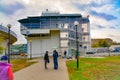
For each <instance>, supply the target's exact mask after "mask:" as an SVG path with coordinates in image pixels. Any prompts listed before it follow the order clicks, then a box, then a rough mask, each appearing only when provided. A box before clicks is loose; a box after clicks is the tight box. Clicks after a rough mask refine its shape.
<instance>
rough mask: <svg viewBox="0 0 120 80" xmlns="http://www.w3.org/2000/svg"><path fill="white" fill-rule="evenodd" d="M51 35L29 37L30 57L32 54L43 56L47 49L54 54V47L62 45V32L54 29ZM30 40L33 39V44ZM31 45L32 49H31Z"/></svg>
mask: <svg viewBox="0 0 120 80" xmlns="http://www.w3.org/2000/svg"><path fill="white" fill-rule="evenodd" d="M50 34H51V35H50V36H47V37H29V39H28V57H30V54H32V57H40V56H43V55H44V53H45V51H48V52H49V55H52V52H53V50H54V49H56V50H57V49H58V48H59V46H60V39H59V38H60V32H59V31H55V32H54V31H53V32H51V33H50ZM29 40H32V42H31V45H30V42H29ZM30 46H32V47H31V50H30Z"/></svg>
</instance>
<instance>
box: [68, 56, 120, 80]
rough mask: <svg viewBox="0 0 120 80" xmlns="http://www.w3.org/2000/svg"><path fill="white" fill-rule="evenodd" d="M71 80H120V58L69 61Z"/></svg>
mask: <svg viewBox="0 0 120 80" xmlns="http://www.w3.org/2000/svg"><path fill="white" fill-rule="evenodd" d="M67 67H68V72H69V77H70V80H120V56H111V57H105V58H80V59H79V69H77V68H76V61H67Z"/></svg>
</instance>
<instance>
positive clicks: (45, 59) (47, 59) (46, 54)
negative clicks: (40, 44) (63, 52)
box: [44, 51, 50, 69]
mask: <svg viewBox="0 0 120 80" xmlns="http://www.w3.org/2000/svg"><path fill="white" fill-rule="evenodd" d="M49 62H50V60H49V55H48V51H46V52H45V55H44V66H45V69H47V63H49Z"/></svg>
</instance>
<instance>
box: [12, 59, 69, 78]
mask: <svg viewBox="0 0 120 80" xmlns="http://www.w3.org/2000/svg"><path fill="white" fill-rule="evenodd" d="M37 61H38V63H35V64H33V65H31V66H29V67H27V68H24V69H22V70H20V71H17V72H15V73H14V77H15V80H69V76H68V71H67V67H66V63H65V60H64V59H61V58H59V59H58V61H59V63H58V64H59V67H58V70H54V69H53V60H52V58H51V59H50V63H49V64H48V69H47V70H46V69H45V68H44V61H43V59H42V58H39V59H37Z"/></svg>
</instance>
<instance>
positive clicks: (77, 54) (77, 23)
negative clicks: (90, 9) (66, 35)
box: [74, 21, 79, 68]
mask: <svg viewBox="0 0 120 80" xmlns="http://www.w3.org/2000/svg"><path fill="white" fill-rule="evenodd" d="M78 25H79V22H78V21H75V22H74V26H75V29H76V59H77V68H79V60H78V56H79V52H78V32H77V27H78Z"/></svg>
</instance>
